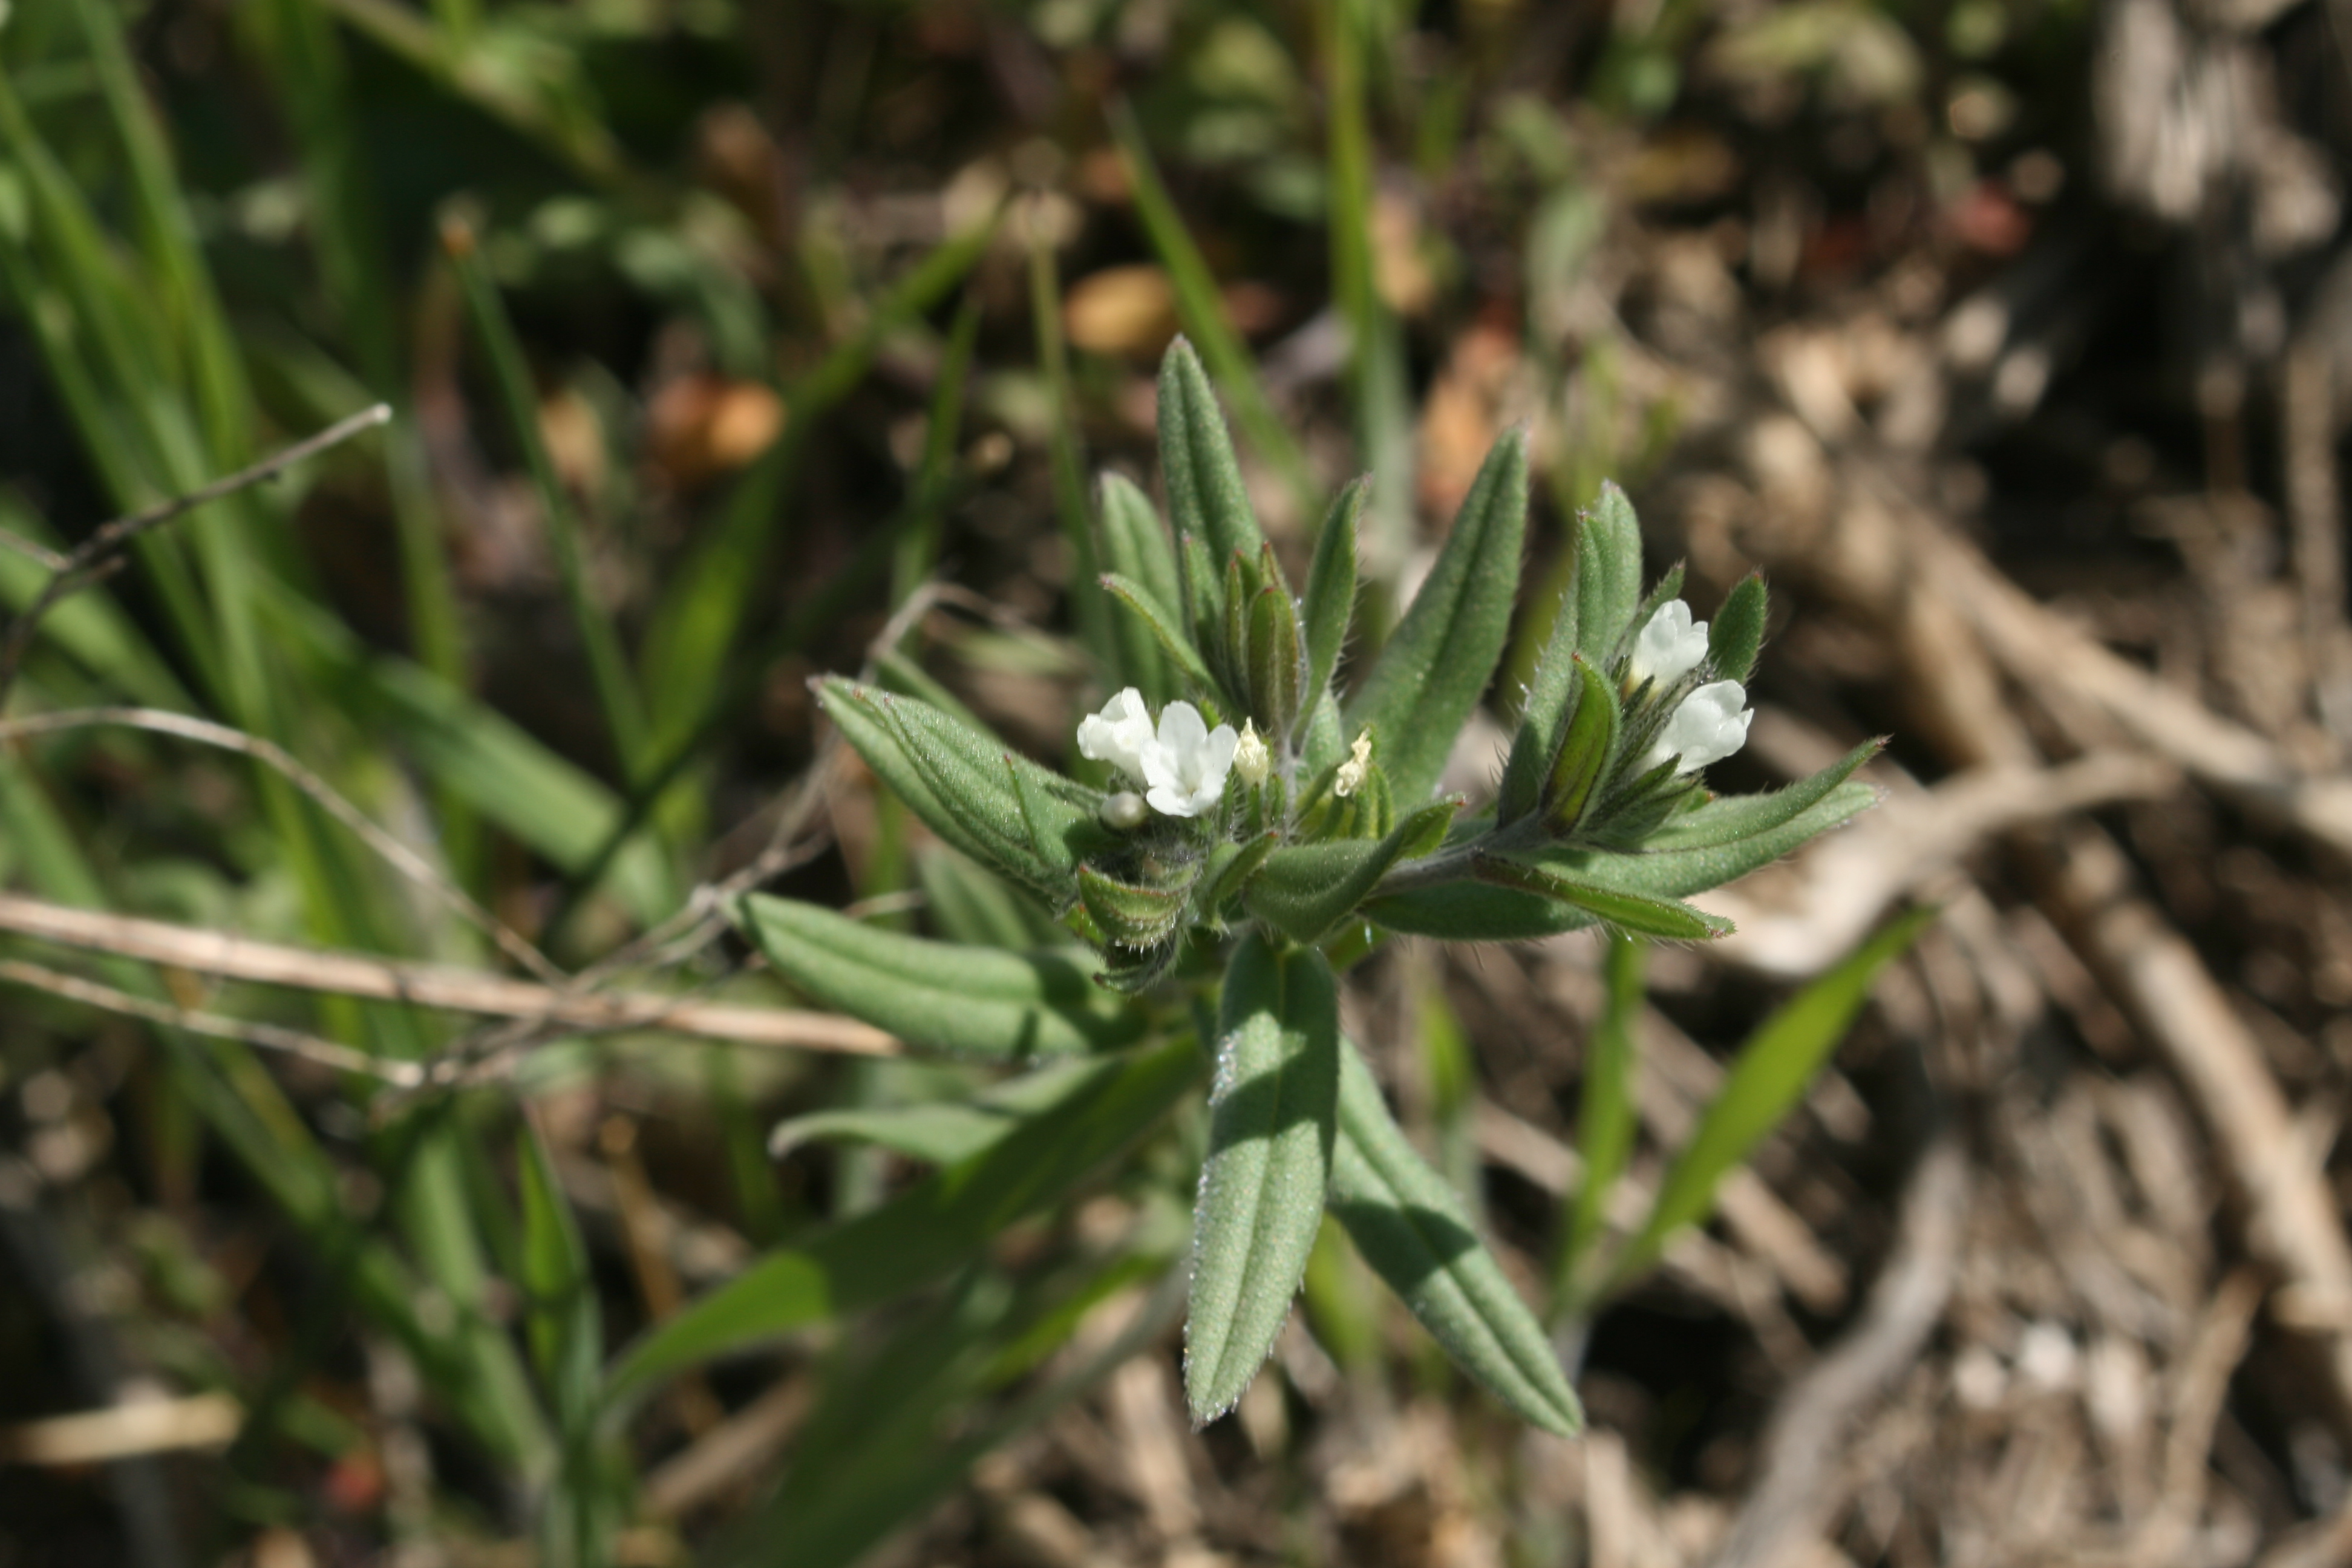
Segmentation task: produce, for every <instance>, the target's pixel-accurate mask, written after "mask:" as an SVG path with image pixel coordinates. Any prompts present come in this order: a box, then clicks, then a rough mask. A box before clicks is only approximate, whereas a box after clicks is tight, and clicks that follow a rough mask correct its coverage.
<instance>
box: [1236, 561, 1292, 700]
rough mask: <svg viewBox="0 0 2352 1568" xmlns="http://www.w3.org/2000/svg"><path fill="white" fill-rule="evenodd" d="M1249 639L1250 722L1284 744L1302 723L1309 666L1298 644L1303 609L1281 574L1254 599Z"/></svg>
mask: <svg viewBox="0 0 2352 1568" xmlns="http://www.w3.org/2000/svg"><path fill="white" fill-rule="evenodd" d="M1267 553H1268V555H1269V557H1270V556H1271V554H1272V552H1271V551H1269V552H1267ZM1269 564H1271V561H1269ZM1244 635H1245V640H1246V643H1247V648H1246V657H1247V659H1248V662H1247V663H1246V664H1244V666H1243V667H1242V677H1243V679H1244V681H1245V682H1246V683H1247V685H1248V688H1249V712H1250V716H1251V717H1252V718H1254V719H1255V720H1257V721H1258V722H1259V723H1261V724H1263V725H1265V732H1266V733H1267V734H1269V735H1272V736H1273V737H1275V739H1276V742H1280V741H1281V739H1282V738H1283V737H1284V736H1286V735H1288V734H1289V733H1290V731H1291V727H1292V726H1293V725H1295V724H1296V723H1297V721H1298V710H1299V694H1300V689H1301V687H1302V685H1303V683H1304V681H1305V678H1306V674H1307V660H1306V656H1305V652H1304V650H1303V649H1302V648H1301V647H1299V641H1298V609H1297V605H1293V604H1292V603H1291V602H1290V593H1289V590H1287V589H1286V588H1285V587H1283V585H1282V580H1281V577H1280V576H1279V575H1278V574H1277V575H1276V578H1275V580H1274V581H1273V582H1271V583H1269V584H1266V585H1265V587H1263V588H1260V589H1259V590H1258V591H1257V592H1256V594H1255V595H1252V596H1251V598H1250V603H1249V617H1248V625H1247V626H1246V628H1245V634H1244Z"/></svg>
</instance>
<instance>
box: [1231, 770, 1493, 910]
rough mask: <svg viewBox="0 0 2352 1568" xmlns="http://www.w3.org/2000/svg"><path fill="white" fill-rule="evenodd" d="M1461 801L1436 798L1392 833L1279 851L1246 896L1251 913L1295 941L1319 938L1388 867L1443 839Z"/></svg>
mask: <svg viewBox="0 0 2352 1568" xmlns="http://www.w3.org/2000/svg"><path fill="white" fill-rule="evenodd" d="M1455 805H1456V803H1455V802H1454V801H1451V800H1433V801H1431V802H1430V803H1429V804H1428V805H1424V806H1423V807H1422V808H1421V809H1420V810H1419V811H1416V812H1414V813H1412V815H1411V816H1407V817H1406V818H1405V819H1404V820H1403V821H1402V822H1400V823H1398V824H1397V826H1396V827H1395V828H1394V830H1392V831H1391V833H1390V834H1389V835H1388V837H1385V838H1381V839H1378V840H1374V839H1369V838H1349V839H1341V840H1339V841H1338V842H1336V843H1330V844H1298V845H1292V846H1290V847H1287V848H1283V849H1277V850H1276V851H1275V852H1274V853H1273V854H1272V855H1270V856H1268V857H1267V858H1266V862H1265V868H1263V869H1261V870H1260V871H1259V872H1258V874H1257V878H1256V879H1255V881H1253V882H1251V883H1250V885H1249V887H1248V888H1247V889H1245V890H1244V893H1243V895H1242V900H1243V902H1244V903H1245V904H1246V905H1248V907H1249V911H1250V913H1252V914H1254V915H1255V916H1257V917H1258V919H1260V920H1262V921H1265V922H1266V923H1267V924H1268V925H1271V926H1273V927H1274V928H1275V929H1276V930H1277V931H1282V932H1283V933H1284V934H1285V935H1286V936H1288V937H1289V938H1290V939H1291V940H1292V941H1294V942H1319V941H1321V940H1322V939H1323V938H1324V937H1325V936H1326V935H1328V933H1329V932H1330V930H1331V928H1332V927H1333V926H1336V925H1338V924H1339V922H1340V921H1343V920H1346V919H1347V918H1348V916H1349V914H1351V913H1352V912H1354V910H1355V908H1356V906H1357V905H1359V904H1360V903H1362V902H1363V901H1364V900H1365V899H1367V898H1368V897H1370V894H1371V891H1372V889H1374V888H1375V887H1378V886H1379V885H1380V880H1381V878H1382V877H1385V876H1387V875H1388V873H1389V868H1391V867H1392V866H1395V865H1396V864H1397V863H1398V862H1399V861H1401V860H1405V859H1409V858H1413V857H1415V856H1419V855H1426V854H1428V853H1429V852H1430V851H1431V850H1433V849H1434V848H1436V847H1437V846H1438V845H1440V844H1442V843H1444V839H1445V828H1446V825H1447V824H1449V823H1450V822H1452V821H1453V819H1454V806H1455Z"/></svg>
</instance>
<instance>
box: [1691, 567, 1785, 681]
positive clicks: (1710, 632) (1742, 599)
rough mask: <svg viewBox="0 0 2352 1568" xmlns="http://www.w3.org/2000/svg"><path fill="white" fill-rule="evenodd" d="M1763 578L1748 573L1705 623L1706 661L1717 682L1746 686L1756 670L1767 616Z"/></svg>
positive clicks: (1768, 606) (1767, 609)
mask: <svg viewBox="0 0 2352 1568" xmlns="http://www.w3.org/2000/svg"><path fill="white" fill-rule="evenodd" d="M1770 608H1771V605H1770V600H1769V595H1767V594H1766V593H1765V592H1764V579H1763V578H1761V577H1759V576H1758V575H1757V574H1755V573H1753V572H1750V573H1749V574H1748V575H1747V576H1745V577H1742V578H1741V579H1740V580H1739V581H1738V583H1737V584H1733V586H1732V589H1731V592H1730V593H1729V594H1727V595H1725V596H1724V600H1723V605H1722V607H1721V608H1719V609H1717V611H1716V612H1715V619H1714V620H1712V621H1710V622H1708V623H1707V628H1706V658H1707V663H1708V665H1709V667H1710V668H1713V670H1714V671H1715V678H1716V679H1717V680H1737V681H1738V682H1739V683H1740V684H1741V685H1743V686H1745V685H1746V684H1747V683H1748V676H1749V675H1751V674H1752V673H1754V671H1755V668H1756V653H1757V650H1758V649H1759V648H1761V647H1763V646H1764V622H1765V619H1766V617H1767V616H1768V615H1769V613H1770Z"/></svg>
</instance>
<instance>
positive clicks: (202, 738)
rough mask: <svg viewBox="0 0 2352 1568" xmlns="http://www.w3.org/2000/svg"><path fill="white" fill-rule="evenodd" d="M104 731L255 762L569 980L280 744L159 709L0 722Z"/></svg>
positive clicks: (515, 949) (559, 980)
mask: <svg viewBox="0 0 2352 1568" xmlns="http://www.w3.org/2000/svg"><path fill="white" fill-rule="evenodd" d="M98 725H110V726H116V727H120V728H123V729H130V730H144V731H150V732H151V733H153V734H158V735H171V736H174V737H176V738H178V739H180V740H184V741H194V742H196V743H197V744H199V745H205V746H217V747H219V748H220V749H221V750H223V751H226V752H236V753H237V754H238V755H240V756H246V757H250V758H252V759H253V760H254V761H255V762H257V763H261V764H262V765H263V766H264V767H267V768H268V769H270V770H271V771H273V772H275V773H278V775H279V776H280V777H282V778H284V779H285V780H286V782H287V783H289V784H292V785H293V786H294V787H295V788H296V789H298V790H300V791H301V792H302V793H303V794H304V795H308V796H310V799H311V800H312V801H313V802H315V803H316V804H317V805H318V806H319V809H320V810H321V811H324V812H325V813H326V814H327V815H328V816H331V817H333V818H334V819H335V820H336V821H337V822H340V823H341V824H342V825H343V826H345V827H348V828H350V829H351V830H352V833H353V834H354V835H355V836H357V837H358V838H359V839H360V841H361V842H362V843H363V844H365V845H366V846H367V847H369V848H371V849H373V850H374V851H375V852H376V854H377V855H378V856H379V857H380V858H382V859H383V861H384V863H385V864H386V865H388V866H390V867H391V868H393V869H394V870H395V871H398V872H399V873H400V874H401V875H402V876H404V877H406V878H407V879H409V880H410V881H412V882H415V884H416V885H417V886H418V887H420V888H423V889H425V891H426V892H428V893H430V894H432V895H433V897H434V898H435V899H436V900H439V901H440V902H441V903H442V904H443V905H444V906H446V908H448V909H449V910H452V911H453V912H455V913H456V914H457V917H458V918H459V919H461V920H463V921H466V923H467V924H468V925H470V926H472V927H473V928H474V929H475V930H477V931H480V932H481V933H482V934H483V935H485V936H487V937H488V938H489V939H490V940H491V941H492V942H496V943H497V944H498V947H499V952H503V953H505V954H506V955H507V956H508V957H509V958H511V959H513V960H514V961H515V962H516V963H520V964H521V965H522V966H523V967H524V968H525V969H528V970H529V971H530V973H533V974H535V975H537V976H539V978H540V979H541V980H543V981H546V982H547V983H548V984H551V985H560V984H563V983H564V982H565V981H566V980H567V978H568V976H566V975H565V974H564V973H563V971H562V969H560V968H558V967H557V966H556V964H555V963H554V962H553V961H552V960H551V959H550V958H549V957H548V956H547V955H546V954H545V953H543V952H540V951H539V949H538V948H536V947H534V946H532V945H531V943H530V942H529V941H528V940H527V939H526V938H525V937H524V936H523V935H522V933H521V932H520V931H516V930H515V929H514V928H513V927H511V926H509V925H508V924H507V923H506V922H505V921H501V920H499V918H498V917H497V916H496V915H493V914H492V913H490V911H489V910H486V909H484V908H483V907H482V906H481V905H480V904H478V903H477V902H475V901H474V900H473V899H472V898H471V897H469V896H468V895H467V892H466V890H465V889H462V888H460V887H458V886H457V884H456V883H455V882H452V881H451V880H450V879H448V878H446V877H445V876H443V875H442V874H441V872H440V871H439V870H437V869H436V868H435V867H434V866H433V864H432V862H430V861H428V860H427V859H425V857H424V856H422V855H420V854H418V853H417V852H416V851H415V850H414V849H411V848H410V847H408V846H407V845H405V844H403V843H402V842H401V841H400V840H399V839H397V838H395V837H393V836H392V834H391V833H389V832H388V831H386V830H385V829H384V828H383V827H381V826H377V825H376V823H375V822H374V821H373V819H371V818H370V817H369V816H368V815H367V814H366V813H365V812H363V811H362V810H361V809H360V808H359V807H358V806H356V805H352V802H351V801H350V800H349V799H348V798H346V797H345V796H344V795H342V794H341V793H340V792H339V791H337V790H336V788H335V787H334V785H332V784H329V783H328V782H327V781H326V780H325V779H323V778H320V776H319V775H318V774H317V773H313V772H311V771H310V768H308V767H307V766H305V765H304V764H303V763H301V762H300V761H299V759H298V758H296V757H295V756H294V755H293V753H292V752H289V751H287V750H286V748H284V747H283V746H280V745H278V743H277V742H274V741H266V740H263V739H262V738H261V737H260V736H258V735H248V734H247V733H246V732H245V731H242V730H233V729H231V728H229V727H228V726H227V725H226V724H215V723H213V722H211V721H209V720H205V719H195V718H191V717H190V716H189V715H187V714H185V713H171V712H166V711H164V710H160V709H154V708H76V709H69V710H66V711H64V712H60V713H41V714H36V715H34V716H33V717H31V718H26V719H14V720H7V721H0V742H5V741H11V740H15V739H16V738H17V737H19V736H28V735H47V734H54V733H57V732H58V731H64V730H79V729H87V728H89V727H92V726H98Z"/></svg>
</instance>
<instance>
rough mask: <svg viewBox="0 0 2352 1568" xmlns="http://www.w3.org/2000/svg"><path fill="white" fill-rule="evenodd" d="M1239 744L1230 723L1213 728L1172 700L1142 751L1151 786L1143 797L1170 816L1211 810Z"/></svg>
mask: <svg viewBox="0 0 2352 1568" xmlns="http://www.w3.org/2000/svg"><path fill="white" fill-rule="evenodd" d="M1122 695H1124V693H1122ZM1241 740H1242V738H1241V737H1240V736H1239V735H1236V734H1234V727H1233V726H1232V725H1231V724H1220V725H1218V726H1217V727H1216V728H1215V729H1214V730H1211V729H1210V728H1209V726H1208V724H1207V722H1206V721H1204V720H1202V717H1201V710H1199V709H1198V708H1195V707H1193V706H1192V704H1191V703H1190V702H1171V703H1170V704H1169V705H1168V706H1167V707H1166V708H1165V709H1163V710H1161V711H1160V733H1159V735H1158V736H1157V737H1156V738H1155V739H1154V740H1153V741H1152V742H1151V745H1150V748H1149V749H1148V750H1146V751H1145V752H1144V753H1143V776H1144V778H1145V779H1146V780H1147V781H1148V782H1149V783H1150V785H1151V788H1150V790H1148V791H1147V792H1145V795H1144V797H1143V798H1144V799H1146V800H1148V801H1150V803H1151V809H1152V810H1154V811H1158V812H1163V813H1165V814H1166V815H1168V816H1200V815H1201V814H1202V812H1204V811H1213V810H1214V809H1215V808H1216V805H1217V803H1218V802H1219V801H1221V800H1223V798H1224V795H1225V775H1226V774H1227V773H1231V772H1232V771H1233V766H1234V752H1236V751H1238V750H1240V748H1241ZM1083 744H1084V743H1083V742H1081V748H1082V749H1083Z"/></svg>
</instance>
